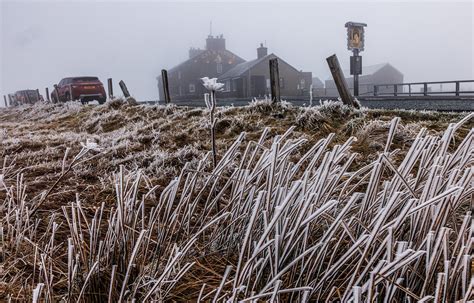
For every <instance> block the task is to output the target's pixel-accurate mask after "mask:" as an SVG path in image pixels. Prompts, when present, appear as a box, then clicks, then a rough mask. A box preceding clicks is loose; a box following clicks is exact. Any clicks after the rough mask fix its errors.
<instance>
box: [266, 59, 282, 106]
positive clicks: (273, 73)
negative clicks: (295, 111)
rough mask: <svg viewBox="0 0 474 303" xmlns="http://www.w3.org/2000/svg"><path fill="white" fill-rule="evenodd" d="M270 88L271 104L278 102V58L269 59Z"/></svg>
mask: <svg viewBox="0 0 474 303" xmlns="http://www.w3.org/2000/svg"><path fill="white" fill-rule="evenodd" d="M269 66H270V87H271V93H272V102H273V103H276V102H280V101H281V98H280V72H279V70H278V58H274V59H270V61H269Z"/></svg>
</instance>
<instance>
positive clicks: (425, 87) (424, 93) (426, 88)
mask: <svg viewBox="0 0 474 303" xmlns="http://www.w3.org/2000/svg"><path fill="white" fill-rule="evenodd" d="M423 96H428V83H423Z"/></svg>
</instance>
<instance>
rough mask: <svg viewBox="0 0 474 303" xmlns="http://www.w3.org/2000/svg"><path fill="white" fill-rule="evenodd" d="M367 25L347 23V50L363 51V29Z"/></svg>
mask: <svg viewBox="0 0 474 303" xmlns="http://www.w3.org/2000/svg"><path fill="white" fill-rule="evenodd" d="M366 26H367V24H365V23H358V22H347V23H346V28H347V49H348V50H352V51H354V50H356V51H363V50H364V27H366Z"/></svg>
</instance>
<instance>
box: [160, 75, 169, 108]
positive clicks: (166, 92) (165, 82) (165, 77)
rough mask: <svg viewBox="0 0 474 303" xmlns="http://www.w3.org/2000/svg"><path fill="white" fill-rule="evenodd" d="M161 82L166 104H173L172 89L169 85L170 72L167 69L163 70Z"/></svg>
mask: <svg viewBox="0 0 474 303" xmlns="http://www.w3.org/2000/svg"><path fill="white" fill-rule="evenodd" d="M161 81H162V83H163V94H164V95H165V102H166V104H168V103H170V102H171V98H170V87H169V83H168V71H166V69H162V70H161Z"/></svg>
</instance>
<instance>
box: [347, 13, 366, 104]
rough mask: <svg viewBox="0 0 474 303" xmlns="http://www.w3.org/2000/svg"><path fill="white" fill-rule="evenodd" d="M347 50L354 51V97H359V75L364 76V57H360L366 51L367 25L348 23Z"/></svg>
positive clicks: (351, 69)
mask: <svg viewBox="0 0 474 303" xmlns="http://www.w3.org/2000/svg"><path fill="white" fill-rule="evenodd" d="M345 26H346V28H347V49H348V50H351V51H352V56H351V68H350V71H351V75H353V76H354V96H355V97H357V96H359V75H361V74H362V57H361V56H360V55H359V53H360V52H362V51H363V50H364V42H365V40H364V39H365V37H364V27H366V26H367V24H365V23H359V22H347V23H346V25H345Z"/></svg>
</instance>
